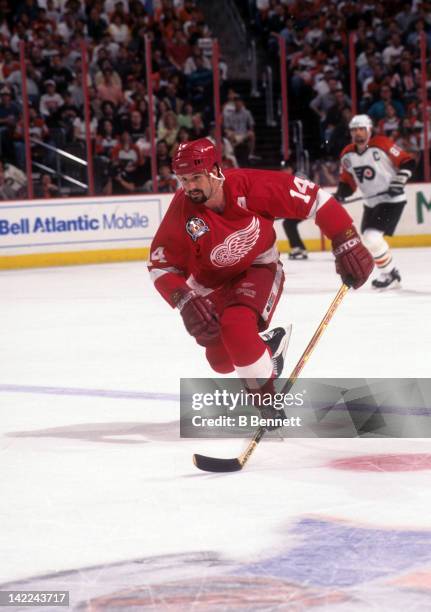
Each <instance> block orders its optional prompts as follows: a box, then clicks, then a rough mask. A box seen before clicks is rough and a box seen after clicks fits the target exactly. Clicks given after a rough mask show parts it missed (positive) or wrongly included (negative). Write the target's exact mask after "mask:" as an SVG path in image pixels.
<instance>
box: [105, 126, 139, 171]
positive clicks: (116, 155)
mask: <svg viewBox="0 0 431 612" xmlns="http://www.w3.org/2000/svg"><path fill="white" fill-rule="evenodd" d="M111 159H112V160H113V161H120V162H126V161H133V162H134V163H135V164H136V165H137V166H138V165H139V164H140V163H141V153H140V151H139V149H138V147H137V146H136V145H135V144H133V142H132V138H131V136H130V134H129V132H123V133H122V134H121V136H120V141H119V143H118V145H116V146H115V147H113V149H112V151H111Z"/></svg>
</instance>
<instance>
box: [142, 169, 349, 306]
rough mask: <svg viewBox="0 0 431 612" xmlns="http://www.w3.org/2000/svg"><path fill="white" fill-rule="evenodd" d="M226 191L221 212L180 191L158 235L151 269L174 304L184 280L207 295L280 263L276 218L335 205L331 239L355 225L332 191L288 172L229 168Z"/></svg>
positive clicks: (307, 214)
mask: <svg viewBox="0 0 431 612" xmlns="http://www.w3.org/2000/svg"><path fill="white" fill-rule="evenodd" d="M223 192H224V196H225V208H224V210H223V212H221V213H219V212H216V211H214V210H212V209H210V208H208V207H206V206H205V205H204V204H195V203H193V202H192V201H191V200H190V199H189V198H188V196H187V195H186V194H185V192H184V190H183V189H180V190H179V191H177V193H176V194H175V196H174V198H173V200H172V202H171V204H170V207H169V209H168V211H167V213H166V215H165V217H164V219H163V221H162V223H161V225H160V227H159V229H158V231H157V233H156V236H155V237H154V240H153V242H152V245H151V253H150V263H149V270H150V274H151V277H152V280H153V281H154V283H155V286H156V288H157V289H158V290H159V291H160V293H161V294H162V295H163V297H165V299H166V300H167V301H168V302H170V303H171V305H172V301H171V299H170V295H171V294H172V292H173V290H175V289H176V288H178V287H180V286H181V285H182V286H184V282H186V283H187V285H188V286H189V287H190V288H192V289H194V290H196V291H197V292H198V293H200V294H201V295H206V294H208V293H210V292H211V291H212V290H214V289H216V288H218V287H221V286H222V285H223V284H224V283H225V282H227V281H229V280H230V279H233V278H235V277H236V276H237V275H238V274H240V273H241V272H243V271H245V270H246V269H247V268H248V267H249V266H250V265H252V264H267V263H272V262H274V261H277V260H278V252H277V249H276V247H275V237H276V236H275V231H274V227H273V224H274V220H275V219H276V218H285V217H290V218H296V219H305V218H307V217H310V216H313V215H315V214H316V212H318V211H319V210H321V209H322V208H324V206H325V204H326V203H328V202H329V201H331V202H332V205H333V206H334V208H335V213H334V212H332V209H331V213H330V214H325V213H324V214H323V217H324V218H325V219H328V221H325V222H324V224H327V225H330V226H331V227H328V228H326V229H327V235H328V236H329V237H332V236H331V232H332V230H333V229H334V231H335V230H336V231H342V230H343V229H344V228H347V227H349V226H350V225H351V222H352V221H351V218H350V216H348V215H347V213H345V210H344V208H343V207H342V206H340V205H339V204H338V203H337V202H336V201H335V200H334V199H333V198H331V196H330V194H329V193H327V192H325V191H323V190H322V189H320V188H319V186H318V185H315V184H314V183H312V182H311V181H308V180H305V179H302V178H299V177H295V176H293V175H291V174H288V173H285V172H276V171H266V170H249V169H245V170H244V169H232V170H226V172H225V181H224V183H223ZM344 215H347V216H344ZM334 223H335V225H334ZM322 229H323V231H325V228H322Z"/></svg>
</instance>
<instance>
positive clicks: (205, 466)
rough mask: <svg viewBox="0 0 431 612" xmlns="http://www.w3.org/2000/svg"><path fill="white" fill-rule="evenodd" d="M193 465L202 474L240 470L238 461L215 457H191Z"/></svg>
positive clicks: (240, 465)
mask: <svg viewBox="0 0 431 612" xmlns="http://www.w3.org/2000/svg"><path fill="white" fill-rule="evenodd" d="M193 463H194V464H195V466H196V467H197V468H199V469H200V470H203V471H204V472H237V471H238V470H241V469H242V464H241V463H240V462H239V461H238V459H218V458H217V457H205V455H196V454H195V455H193Z"/></svg>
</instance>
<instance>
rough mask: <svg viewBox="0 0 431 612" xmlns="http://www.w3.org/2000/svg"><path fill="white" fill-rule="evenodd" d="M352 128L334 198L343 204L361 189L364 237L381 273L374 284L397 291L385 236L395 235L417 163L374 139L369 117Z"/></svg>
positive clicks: (390, 142) (396, 273) (386, 140)
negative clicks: (408, 183)
mask: <svg viewBox="0 0 431 612" xmlns="http://www.w3.org/2000/svg"><path fill="white" fill-rule="evenodd" d="M349 128H350V133H351V135H352V143H351V144H350V145H348V146H347V147H345V148H344V149H343V151H342V152H341V166H340V182H339V185H338V189H337V192H336V194H335V197H336V198H338V199H339V200H341V201H343V200H344V199H345V198H346V197H348V196H350V195H351V194H352V193H353V192H354V191H356V189H357V188H358V187H359V188H360V190H361V192H362V193H363V195H364V201H365V205H364V214H363V217H362V223H361V233H362V237H363V240H364V244H365V246H366V247H367V248H368V249H369V251H370V252H371V254H372V255H373V257H374V261H375V263H376V266H377V268H378V269H379V270H380V271H381V274H380V276H379V277H378V278H376V279H374V280H373V281H372V283H371V284H372V285H373V287H375V288H376V289H386V288H387V287H391V288H392V287H396V286H398V285H399V283H400V281H401V276H400V273H399V271H398V270H397V268H396V267H395V266H394V263H393V258H392V254H391V251H390V249H389V245H388V243H387V242H386V240H385V239H384V236H392V235H393V233H394V231H395V228H396V226H397V224H398V221H399V220H400V217H401V214H402V212H403V208H404V206H405V205H406V195H405V192H404V185H405V184H406V183H407V181H408V180H409V178H410V177H411V175H412V171H413V170H414V165H415V164H414V159H413V157H412V156H411V155H410V154H408V153H406V152H405V151H403V150H402V149H400V148H399V147H398V146H397V145H396V144H395V142H394V141H393V140H392V139H391V138H386V137H385V136H372V129H373V122H372V121H371V119H370V117H368V115H356V116H355V117H353V118H352V120H351V121H350V123H349Z"/></svg>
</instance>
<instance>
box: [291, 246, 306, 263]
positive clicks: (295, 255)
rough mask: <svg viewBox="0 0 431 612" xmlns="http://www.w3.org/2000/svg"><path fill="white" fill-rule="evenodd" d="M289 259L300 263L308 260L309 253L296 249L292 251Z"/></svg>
mask: <svg viewBox="0 0 431 612" xmlns="http://www.w3.org/2000/svg"><path fill="white" fill-rule="evenodd" d="M289 259H295V260H298V261H299V260H303V259H308V254H307V251H305V250H304V249H300V248H299V247H295V248H293V249H292V250H291V251H290V253H289Z"/></svg>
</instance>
